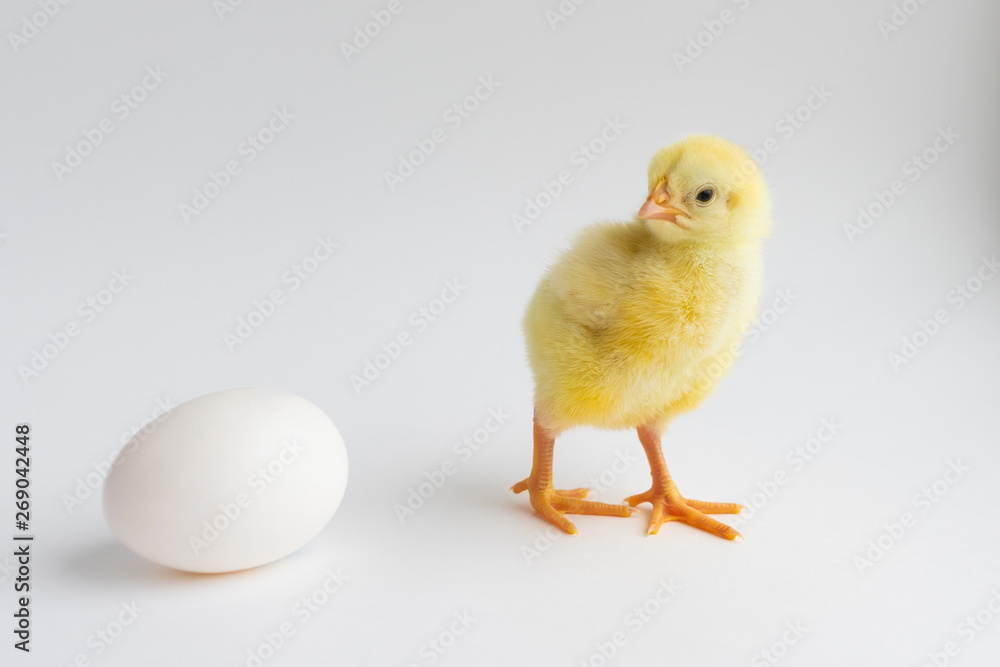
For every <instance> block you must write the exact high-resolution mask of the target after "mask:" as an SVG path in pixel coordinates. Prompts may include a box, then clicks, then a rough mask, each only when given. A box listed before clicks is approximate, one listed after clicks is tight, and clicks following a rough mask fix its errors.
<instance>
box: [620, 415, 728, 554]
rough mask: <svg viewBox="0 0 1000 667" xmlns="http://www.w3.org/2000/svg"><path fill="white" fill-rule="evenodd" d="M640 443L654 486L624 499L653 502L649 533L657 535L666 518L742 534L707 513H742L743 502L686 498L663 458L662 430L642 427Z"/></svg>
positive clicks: (724, 534)
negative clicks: (661, 445)
mask: <svg viewBox="0 0 1000 667" xmlns="http://www.w3.org/2000/svg"><path fill="white" fill-rule="evenodd" d="M638 431H639V442H641V443H642V448H643V449H644V450H646V458H648V459H649V472H650V474H651V475H652V476H653V486H652V488H651V489H650V490H649V491H646V492H645V493H640V494H638V495H635V496H629V497H628V498H626V499H625V502H627V503H628V504H629V505H632V506H633V507H634V506H635V505H638V504H639V503H650V504H651V505H652V506H653V516H652V518H651V519H650V522H649V529H648V530H647V531H646V534H647V535H655V534H656V533H657V531H659V530H660V526H661V525H663V524H664V523H666V522H667V521H683V522H684V523H686V524H688V525H690V526H694V527H695V528H700V529H702V530H704V531H706V532H709V533H712V534H713V535H718V536H719V537H724V538H725V539H727V540H735V539H736V538H737V537H742V535H740V534H739V533H738V532H737V531H736V530H734V529H733V528H731V527H729V526H727V525H726V524H724V523H721V522H719V521H716V520H715V519H713V518H712V517H710V516H706V515H707V514H739V512H740V510H741V509H743V506H742V505H737V504H735V503H707V502H703V501H701V500H688V499H687V498H684V497H683V496H682V495H681V493H680V491H678V490H677V485H676V484H674V481H673V480H672V479H671V478H670V473H669V472H667V464H666V462H665V461H664V460H663V451H662V450H661V449H660V433H659V432H658V431H657V430H656V429H654V428H653V427H651V426H640V427H639V429H638Z"/></svg>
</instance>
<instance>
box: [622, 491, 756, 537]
mask: <svg viewBox="0 0 1000 667" xmlns="http://www.w3.org/2000/svg"><path fill="white" fill-rule="evenodd" d="M625 502H626V503H628V504H629V505H631V506H633V507H635V506H636V505H638V504H639V503H649V504H651V505H652V506H653V515H652V517H651V518H650V521H649V528H648V529H647V530H646V534H647V535H655V534H656V533H657V532H659V530H660V526H662V525H663V524H665V523H666V522H668V521H682V522H684V523H686V524H688V525H689V526H694V527H695V528H700V529H701V530H704V531H705V532H708V533H711V534H713V535H718V536H719V537H722V538H725V539H727V540H735V539H736V538H737V537H743V536H742V535H740V534H739V532H737V531H736V530H735V529H734V528H732V527H730V526H727V525H726V524H724V523H722V522H720V521H716V520H715V519H713V518H712V517H710V516H707V515H708V514H739V512H740V510H741V509H743V506H742V505H737V504H736V503H709V502H705V501H702V500H688V499H687V498H684V497H683V496H681V494H680V493H679V492H678V491H677V490H676V489H668V488H663V487H655V486H654V487H653V488H651V489H650V490H649V491H646V492H644V493H639V494H637V495H634V496H629V497H628V498H626V499H625Z"/></svg>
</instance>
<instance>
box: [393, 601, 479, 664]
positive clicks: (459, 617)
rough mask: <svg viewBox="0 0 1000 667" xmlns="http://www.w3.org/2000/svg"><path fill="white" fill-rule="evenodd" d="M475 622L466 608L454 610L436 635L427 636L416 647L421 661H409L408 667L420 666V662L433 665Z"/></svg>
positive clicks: (474, 618)
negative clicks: (449, 619)
mask: <svg viewBox="0 0 1000 667" xmlns="http://www.w3.org/2000/svg"><path fill="white" fill-rule="evenodd" d="M476 622H477V619H476V617H475V616H473V615H472V614H471V613H470V612H469V611H468V610H463V611H460V612H459V611H456V612H454V613H453V614H452V620H451V622H450V623H448V626H447V627H446V628H445V629H444V630H442V631H441V632H439V633H438V634H437V635H435V636H433V637H428V638H427V641H425V642H424V643H423V644H421V645H420V648H419V649H417V656H419V657H420V659H421V661H422V662H411V663H410V664H409V665H408V667H420V665H421V664H424V665H433V664H434V663H435V662H437V661H438V660H439V659H440V658H441V656H443V655H444V654H445V653H447V652H448V651H449V650H451V648H452V647H453V646H454V645H455V644H456V642H457V641H458V638H459V637H462V636H463V635H465V633H467V632H468V631H469V630H470V629H471V628H472V626H473V624H475V623H476Z"/></svg>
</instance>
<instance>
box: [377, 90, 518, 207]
mask: <svg viewBox="0 0 1000 667" xmlns="http://www.w3.org/2000/svg"><path fill="white" fill-rule="evenodd" d="M500 86H501V83H500V82H499V81H497V80H496V79H495V78H494V77H493V75H492V74H487V75H484V76H480V77H479V82H478V84H477V85H476V87H475V88H474V89H473V90H472V92H471V93H469V94H468V95H466V96H465V97H463V98H462V99H461V100H459V101H458V102H455V103H454V104H452V105H451V106H449V107H448V108H447V109H445V111H444V113H443V114H441V120H443V121H444V122H445V123H446V124H447V126H448V127H447V129H446V128H443V127H435V128H434V129H433V130H431V131H430V134H428V135H427V136H426V137H421V138H419V139H414V140H413V144H414V145H415V146H416V148H414V149H413V150H411V151H409V152H408V153H400V154H399V155H398V156H396V159H397V166H396V170H395V171H393V170H389V169H387V170H386V171H385V172H383V178H385V184H386V185H387V186H388V187H389V192H395V191H396V188H398V187H399V186H400V185H402V184H403V183H404V182H405V181H406V179H408V178H410V177H411V176H413V174H415V173H417V169H419V168H420V167H422V166H423V165H425V164H426V163H427V160H428V159H429V158H430V157H431V156H432V155H434V153H436V152H437V149H438V146H440V145H441V144H443V143H444V142H446V141H448V133H449V132H454V131H455V130H457V129H458V128H460V127H462V125H464V124H465V122H466V121H468V120H469V119H470V118H472V114H474V113H475V112H476V111H477V110H478V109H479V107H480V106H482V103H483V102H485V101H486V100H488V99H490V98H491V97H493V94H494V93H495V92H496V91H497V89H498V88H499V87H500Z"/></svg>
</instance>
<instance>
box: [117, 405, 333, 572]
mask: <svg viewBox="0 0 1000 667" xmlns="http://www.w3.org/2000/svg"><path fill="white" fill-rule="evenodd" d="M346 486H347V451H346V450H345V448H344V441H343V439H342V438H341V437H340V433H339V432H338V431H337V427H336V426H334V424H333V422H332V421H330V418H329V417H327V416H326V414H324V413H323V411H322V410H320V409H319V408H318V407H316V406H315V405H313V404H312V403H310V402H309V401H307V400H305V399H304V398H301V397H299V396H295V395H293V394H286V393H282V392H277V391H270V390H265V389H257V388H246V389H227V390H224V391H218V392H215V393H212V394H207V395H205V396H200V397H198V398H195V399H192V400H190V401H188V402H186V403H182V404H181V405H178V406H177V407H176V408H174V409H173V410H170V411H169V412H167V413H166V414H165V415H164V416H163V417H161V418H160V420H159V422H158V423H156V427H155V429H150V433H149V434H144V433H143V432H141V431H140V432H139V433H138V434H137V435H136V436H135V437H134V438H132V440H130V441H129V442H128V443H127V444H126V445H125V447H123V448H122V451H120V452H119V453H118V456H117V457H115V460H114V464H113V465H112V468H111V472H110V474H109V475H108V478H107V481H106V482H105V484H104V516H105V517H106V518H107V521H108V525H109V526H110V527H111V531H112V532H113V533H114V534H115V536H116V537H117V538H118V539H119V540H121V541H122V543H123V544H124V545H125V546H127V547H128V548H129V549H131V550H132V551H134V552H135V553H137V554H139V555H140V556H143V557H145V558H148V559H149V560H151V561H153V562H156V563H159V564H161V565H166V566H167V567H172V568H175V569H178V570H186V571H188V572H232V571H235V570H245V569H247V568H251V567H257V566H258V565H263V564H265V563H270V562H271V561H274V560H277V559H279V558H282V557H283V556H287V555H288V554H290V553H292V552H293V551H295V550H296V549H298V548H299V547H301V546H303V545H304V544H305V543H306V542H308V541H309V540H311V539H312V538H313V537H315V536H316V534H317V533H319V531H320V530H321V529H322V528H323V526H325V525H326V524H327V522H328V521H329V520H330V518H331V517H332V516H333V513H334V512H335V511H336V509H337V506H338V505H339V504H340V500H341V498H342V497H343V495H344V489H345V487H346Z"/></svg>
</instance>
